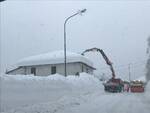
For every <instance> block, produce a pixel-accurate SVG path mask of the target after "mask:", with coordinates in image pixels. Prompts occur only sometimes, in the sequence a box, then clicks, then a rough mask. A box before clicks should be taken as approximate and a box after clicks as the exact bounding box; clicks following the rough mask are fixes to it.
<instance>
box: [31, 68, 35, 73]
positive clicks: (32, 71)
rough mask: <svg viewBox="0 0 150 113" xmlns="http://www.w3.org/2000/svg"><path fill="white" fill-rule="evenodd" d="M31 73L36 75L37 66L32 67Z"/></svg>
mask: <svg viewBox="0 0 150 113" xmlns="http://www.w3.org/2000/svg"><path fill="white" fill-rule="evenodd" d="M31 74H34V75H36V68H35V67H32V68H31Z"/></svg>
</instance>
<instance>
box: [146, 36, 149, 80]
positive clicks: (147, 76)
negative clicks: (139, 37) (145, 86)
mask: <svg viewBox="0 0 150 113" xmlns="http://www.w3.org/2000/svg"><path fill="white" fill-rule="evenodd" d="M147 41H148V48H147V54H148V60H147V63H146V69H147V72H146V80H147V81H149V80H150V37H149V38H148V39H147Z"/></svg>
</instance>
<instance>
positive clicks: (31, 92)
mask: <svg viewBox="0 0 150 113" xmlns="http://www.w3.org/2000/svg"><path fill="white" fill-rule="evenodd" d="M0 78H1V81H2V82H1V83H2V84H1V85H0V87H1V91H2V93H1V94H2V95H1V110H2V112H7V111H9V110H11V109H17V108H18V107H23V106H30V105H33V104H37V103H46V102H52V101H56V100H58V99H60V98H62V97H63V96H67V97H68V96H71V97H72V96H73V95H82V94H88V93H93V92H94V91H96V89H97V90H98V91H99V90H100V89H101V88H103V87H102V85H101V82H100V81H99V80H98V79H97V78H95V77H94V76H93V75H89V74H86V73H81V74H80V76H75V75H74V76H72V75H70V76H67V77H64V76H62V75H59V74H55V75H51V76H45V77H42V76H33V75H1V76H0ZM19 113H20V112H19Z"/></svg>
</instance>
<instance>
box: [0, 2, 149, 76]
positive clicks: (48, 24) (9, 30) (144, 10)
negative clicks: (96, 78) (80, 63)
mask: <svg viewBox="0 0 150 113" xmlns="http://www.w3.org/2000/svg"><path fill="white" fill-rule="evenodd" d="M0 5H1V6H0V8H1V14H0V15H1V16H0V19H1V24H0V27H1V29H0V32H1V34H0V46H1V56H0V58H1V72H3V71H5V69H6V67H9V66H11V65H13V64H15V63H16V62H17V61H18V60H19V59H21V58H23V57H27V56H31V55H36V54H40V53H45V52H50V51H55V50H62V49H63V23H64V20H65V19H66V18H67V17H68V16H70V15H72V14H73V13H76V11H78V10H79V9H83V8H86V9H87V12H86V13H85V14H83V15H82V16H80V15H78V16H76V17H74V18H72V19H71V20H70V21H69V22H68V24H67V50H69V51H73V52H79V53H81V52H82V51H84V50H85V49H87V48H91V47H98V48H101V49H103V50H104V51H105V52H106V54H107V55H108V57H109V58H110V59H111V61H112V62H113V63H114V66H115V68H116V73H117V74H118V75H117V76H118V77H119V76H122V77H125V78H126V77H127V76H128V68H127V64H129V63H132V64H133V65H131V74H132V75H133V78H135V77H139V76H141V75H142V74H144V71H145V69H144V67H145V62H146V60H147V57H146V48H147V38H148V36H150V15H149V12H150V2H148V1H147V2H146V1H144V2H137V1H132V2H129V1H128V2H119V1H113V2H111V1H109V2H104V1H101V2H98V1H91V2H90V1H78V2H73V1H70V2H69V1H62V2H60V1H57V2H52V1H43V2H42V1H41V2H40V1H20V2H19V1H6V2H3V3H0ZM87 56H88V57H89V58H90V59H91V60H92V61H93V62H94V65H95V67H96V68H97V69H98V72H99V73H102V72H105V73H109V74H110V71H109V68H108V67H107V65H106V64H105V62H104V60H103V59H102V57H101V56H100V55H99V54H96V53H88V54H87Z"/></svg>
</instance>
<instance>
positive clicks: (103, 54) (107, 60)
mask: <svg viewBox="0 0 150 113" xmlns="http://www.w3.org/2000/svg"><path fill="white" fill-rule="evenodd" d="M90 51H92V52H100V53H101V55H102V57H103V58H104V60H105V62H106V64H107V65H109V67H110V70H111V72H112V78H115V71H114V68H113V65H112V62H111V61H110V60H109V59H108V57H107V56H106V54H105V53H104V51H103V50H102V49H99V48H91V49H87V50H85V51H83V52H82V55H84V54H85V53H86V52H90Z"/></svg>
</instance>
